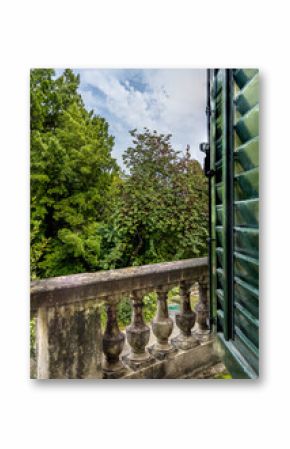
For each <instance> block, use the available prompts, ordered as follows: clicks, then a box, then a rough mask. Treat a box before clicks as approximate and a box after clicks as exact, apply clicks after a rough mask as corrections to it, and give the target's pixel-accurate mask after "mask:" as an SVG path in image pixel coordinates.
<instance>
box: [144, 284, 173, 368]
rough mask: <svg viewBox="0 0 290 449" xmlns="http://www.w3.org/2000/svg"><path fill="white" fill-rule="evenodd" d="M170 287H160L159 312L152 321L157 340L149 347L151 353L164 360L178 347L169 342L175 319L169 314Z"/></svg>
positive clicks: (158, 290)
mask: <svg viewBox="0 0 290 449" xmlns="http://www.w3.org/2000/svg"><path fill="white" fill-rule="evenodd" d="M169 289H170V288H169V287H158V289H156V293H157V313H156V316H155V318H154V319H153V321H152V331H153V334H154V335H155V337H156V339H157V341H156V343H155V344H154V345H153V346H151V348H149V351H150V353H151V354H152V355H153V356H154V357H155V358H157V359H160V360H163V359H165V358H166V357H168V356H169V355H170V354H172V353H174V352H175V351H176V349H175V348H174V347H173V346H172V345H171V344H170V343H169V342H168V338H169V337H170V335H171V333H172V329H173V321H172V319H171V318H170V317H169V315H168V305H167V297H168V291H169Z"/></svg>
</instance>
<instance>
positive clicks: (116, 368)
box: [103, 302, 125, 378]
mask: <svg viewBox="0 0 290 449" xmlns="http://www.w3.org/2000/svg"><path fill="white" fill-rule="evenodd" d="M106 312H107V325H106V330H105V333H104V336H103V351H104V363H103V370H104V371H105V373H106V375H107V377H108V378H110V377H113V378H114V377H115V376H116V375H117V374H118V373H120V372H121V371H124V369H125V368H124V365H123V363H122V361H121V360H120V354H121V352H122V350H123V347H124V342H125V335H124V334H123V333H122V332H121V331H120V329H119V326H118V321H117V302H113V303H108V304H106Z"/></svg>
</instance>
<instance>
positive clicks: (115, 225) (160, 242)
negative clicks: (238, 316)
mask: <svg viewBox="0 0 290 449" xmlns="http://www.w3.org/2000/svg"><path fill="white" fill-rule="evenodd" d="M130 134H131V136H132V138H133V146H132V147H130V148H128V149H127V151H126V152H125V154H124V156H123V159H124V163H125V166H126V168H127V171H128V174H126V175H125V176H124V181H123V184H122V185H121V191H120V196H119V198H118V199H117V200H116V204H115V206H114V210H115V212H114V215H113V217H112V220H111V224H110V225H109V226H108V227H107V228H106V231H105V232H104V240H103V245H105V247H104V249H103V252H104V253H105V254H106V257H105V259H104V264H103V266H104V268H109V267H111V268H115V267H121V266H130V265H141V264H146V263H153V262H162V261H170V260H178V259H183V258H189V257H198V256H203V255H205V254H206V252H207V244H206V238H207V220H208V217H207V181H206V178H205V177H204V175H203V172H202V169H201V166H200V164H199V163H198V162H197V161H195V160H192V159H191V157H190V151H189V147H188V148H187V150H186V153H185V155H182V154H180V152H178V151H175V150H174V149H173V148H172V145H171V142H170V138H171V135H164V134H158V133H157V132H156V131H154V132H150V131H149V130H148V129H146V128H145V131H144V132H143V133H138V132H137V130H133V131H131V132H130Z"/></svg>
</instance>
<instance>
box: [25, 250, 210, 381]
mask: <svg viewBox="0 0 290 449" xmlns="http://www.w3.org/2000/svg"><path fill="white" fill-rule="evenodd" d="M206 272H207V259H206V258H203V259H188V260H184V261H178V262H170V263H162V264H153V265H146V266H142V267H132V268H126V269H121V270H111V271H105V272H98V273H91V274H88V273H83V274H79V275H73V276H64V277H59V278H52V279H46V280H43V281H37V282H32V284H31V310H32V311H33V312H36V315H37V326H36V328H37V336H36V340H37V378H39V379H48V378H53V379H75V378H79V379H85V378H118V377H124V378H125V377H126V378H127V377H128V376H129V377H130V373H135V374H132V376H133V377H132V378H134V376H135V375H140V376H141V377H142V376H143V374H142V373H145V374H144V375H145V376H147V377H146V378H177V377H182V376H185V375H186V374H187V372H192V369H193V367H194V366H195V364H196V363H198V360H199V358H198V354H199V351H200V349H199V348H198V347H197V348H196V349H197V352H196V353H195V357H197V358H196V360H192V358H191V350H192V348H193V346H196V345H199V342H198V341H197V340H196V338H195V334H194V333H192V328H193V327H194V324H195V320H196V314H195V312H193V311H192V310H191V306H190V286H192V285H193V284H194V283H195V282H199V281H201V282H203V284H204V287H202V288H203V290H202V291H203V292H205V290H206V285H205V284H206V281H205V280H206ZM175 285H180V287H181V288H180V298H181V313H180V314H176V316H175V318H176V323H177V325H178V327H179V329H180V334H179V336H177V338H176V340H177V344H176V347H174V348H172V345H171V344H170V343H169V342H168V339H169V336H170V335H171V332H172V327H173V322H172V318H171V317H169V315H168V308H167V292H168V290H169V289H170V288H172V287H173V286H175ZM152 291H156V292H157V294H158V311H157V315H156V317H155V318H154V320H153V323H152V328H153V332H154V334H155V336H156V338H157V340H156V341H155V342H154V340H153V341H150V345H151V346H150V348H148V347H147V345H148V342H149V338H150V333H151V330H150V328H149V327H148V326H147V324H145V322H144V319H143V313H142V307H143V303H142V300H143V296H144V294H146V293H148V292H152ZM124 294H126V295H128V294H130V295H132V303H133V317H132V322H131V325H130V326H128V327H127V342H128V343H129V344H130V346H131V350H130V351H127V352H124V353H123V356H122V360H123V361H124V365H125V366H124V365H123V364H122V362H121V360H120V355H121V353H122V349H123V346H124V335H123V334H122V332H120V330H119V328H118V323H117V316H116V304H117V302H118V301H119V300H120V298H121V297H122V296H123V295H124ZM205 298H206V294H205V293H202V295H201V299H200V304H199V305H198V307H197V312H198V319H197V321H198V326H199V327H198V329H199V330H200V332H201V333H202V334H203V335H204V334H205V332H207V334H208V329H205V321H206V320H207V315H208V307H207V304H206V300H205ZM103 303H104V304H106V310H107V317H108V320H107V327H106V330H105V333H104V336H103V338H102V335H101V322H100V306H101V305H102V304H103ZM174 335H175V331H174ZM207 337H208V335H207ZM202 341H203V339H200V342H201V343H202ZM126 347H127V349H129V348H128V345H127V344H126ZM178 349H179V351H178ZM156 359H158V360H156ZM167 362H168V363H167ZM206 363H207V362H206ZM142 370H145V371H142ZM138 373H139V374H138ZM129 377H128V378H129Z"/></svg>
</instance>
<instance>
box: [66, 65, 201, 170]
mask: <svg viewBox="0 0 290 449" xmlns="http://www.w3.org/2000/svg"><path fill="white" fill-rule="evenodd" d="M74 71H75V72H76V73H79V74H80V86H79V91H80V94H81V95H82V98H83V100H84V103H85V106H86V107H87V108H88V109H89V110H91V109H93V110H94V112H95V113H96V114H99V115H101V116H103V117H105V118H106V120H107V121H108V123H109V131H110V133H111V134H112V135H113V136H115V146H114V149H113V154H112V155H113V157H115V158H116V159H117V161H118V163H119V164H120V165H121V166H122V167H123V163H122V154H123V153H124V151H125V150H126V149H127V148H128V146H130V145H131V136H130V135H129V133H128V131H129V130H131V129H135V128H137V129H138V131H142V129H143V128H144V127H147V128H149V129H150V130H156V131H157V132H160V133H165V134H167V133H168V134H169V133H170V134H172V139H171V141H172V144H173V148H175V149H177V150H180V151H184V150H185V148H186V146H187V144H189V145H190V149H191V155H192V157H193V158H195V159H197V160H199V161H202V160H203V154H202V153H201V152H200V151H199V144H200V143H201V142H204V141H206V140H207V136H206V115H205V108H206V70H203V69H80V70H74Z"/></svg>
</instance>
